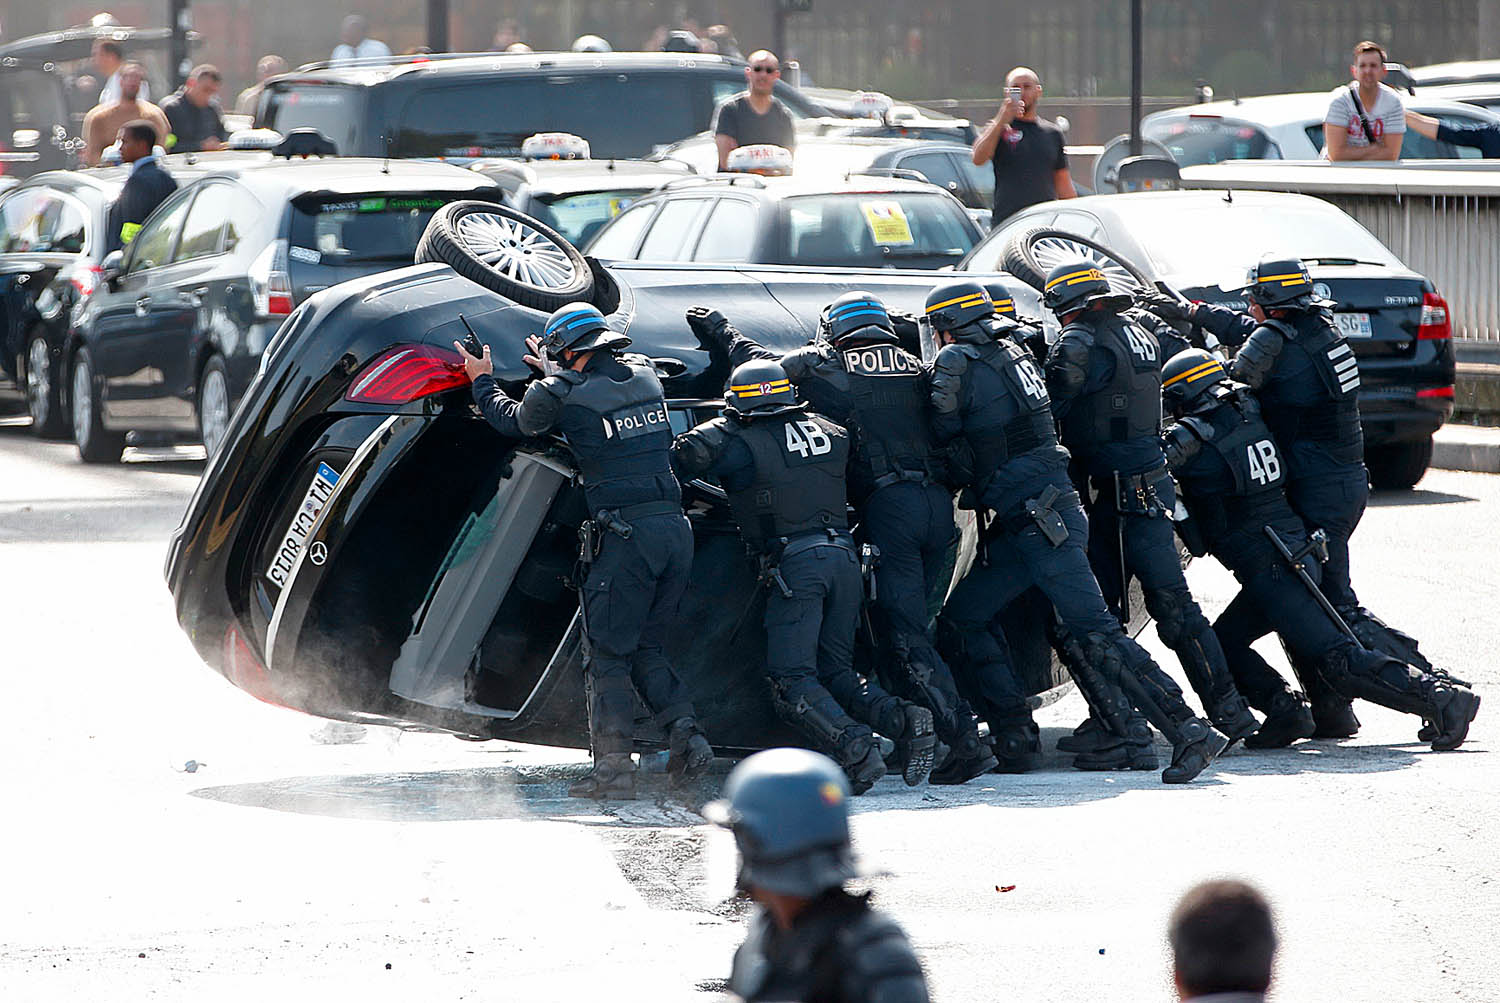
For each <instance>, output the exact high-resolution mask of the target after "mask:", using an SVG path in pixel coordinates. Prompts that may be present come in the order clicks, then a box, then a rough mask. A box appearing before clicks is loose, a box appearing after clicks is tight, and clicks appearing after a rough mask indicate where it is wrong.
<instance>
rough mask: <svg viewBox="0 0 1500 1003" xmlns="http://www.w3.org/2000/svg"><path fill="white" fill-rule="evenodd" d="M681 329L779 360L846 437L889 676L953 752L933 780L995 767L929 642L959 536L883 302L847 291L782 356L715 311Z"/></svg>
mask: <svg viewBox="0 0 1500 1003" xmlns="http://www.w3.org/2000/svg"><path fill="white" fill-rule="evenodd" d="M688 323H689V324H690V325H691V326H692V327H693V329H694V331H695V332H698V335H699V337H700V339H702V340H703V341H705V342H706V343H708V344H710V345H721V346H723V347H724V348H725V350H726V351H727V352H728V355H729V361H730V364H731V365H742V364H744V363H745V362H747V361H750V360H754V359H766V360H779V362H780V365H781V366H782V367H783V368H784V370H785V371H786V373H787V376H788V377H789V378H790V379H791V381H792V385H793V386H794V387H795V388H796V390H797V392H798V394H800V396H801V398H802V399H803V400H806V401H807V402H808V404H809V406H810V407H811V408H812V409H813V410H814V411H816V412H817V413H819V414H822V415H827V416H828V417H829V418H831V419H832V420H834V421H836V422H838V423H839V424H841V425H843V426H844V427H845V428H847V429H848V431H849V436H850V440H851V442H850V447H851V457H850V462H849V478H848V484H849V500H850V501H851V503H852V504H853V505H854V508H855V511H856V512H857V513H858V515H859V531H860V536H861V539H862V540H864V541H867V542H868V543H870V544H873V545H874V546H875V547H876V548H877V549H878V550H879V558H878V563H877V564H876V567H875V590H874V591H875V597H874V598H875V610H876V612H877V614H878V617H879V620H880V622H881V626H882V627H883V630H882V636H883V640H884V641H885V644H886V645H887V648H888V651H887V652H886V654H887V656H888V658H887V664H888V665H889V667H890V669H891V670H892V673H891V678H892V680H893V683H894V685H896V686H897V687H898V688H899V689H900V690H901V691H902V692H903V693H905V694H906V695H907V696H910V697H912V698H913V699H916V700H919V701H920V702H921V703H922V704H923V705H924V706H926V707H927V708H929V709H930V710H931V711H932V712H933V716H934V718H935V719H936V725H937V733H938V736H939V737H940V738H941V739H942V740H943V742H944V743H946V744H947V745H948V746H949V748H950V750H951V752H950V754H949V756H948V758H947V761H946V762H944V763H943V764H941V765H940V766H939V768H938V769H936V770H934V771H933V773H932V776H931V780H932V782H933V783H935V784H962V783H965V782H967V781H969V780H971V779H973V778H974V777H977V776H979V775H980V774H982V773H984V772H985V771H986V770H989V769H991V768H993V767H995V766H996V759H995V756H994V755H992V754H991V751H990V747H989V746H987V745H985V744H984V743H983V742H982V741H981V740H980V737H979V731H978V727H977V725H976V723H975V720H974V713H973V711H972V710H971V709H970V707H969V705H968V704H967V703H966V702H965V701H964V700H963V698H962V697H960V696H959V692H958V689H957V687H956V686H955V684H954V680H953V675H952V673H951V672H950V671H949V668H948V666H947V665H946V664H944V662H943V660H942V658H941V657H939V655H938V653H937V651H936V649H935V648H934V647H933V644H932V632H931V628H930V626H929V625H930V623H931V614H930V613H929V606H928V603H929V597H931V596H932V595H933V593H934V591H935V590H936V588H937V586H938V584H939V582H938V579H939V577H940V574H941V573H942V572H944V571H945V570H947V569H948V568H949V566H950V565H949V564H948V554H949V550H950V548H951V547H952V545H953V543H954V541H955V540H956V538H957V535H958V530H957V528H956V527H955V526H954V522H953V496H952V494H951V493H950V492H949V490H948V488H947V487H945V486H944V485H943V483H941V482H942V480H943V478H944V477H945V475H946V471H945V470H944V467H943V464H942V463H941V461H940V460H939V459H938V457H937V456H936V455H935V454H934V450H933V448H932V441H931V436H930V434H929V430H928V424H927V409H926V381H925V377H924V376H923V373H922V366H921V362H920V360H918V359H917V358H916V357H915V356H913V355H911V354H910V353H909V352H907V351H905V350H903V349H902V348H901V346H900V344H899V343H898V340H897V337H896V333H895V329H894V326H893V324H892V322H891V318H890V315H889V314H888V313H887V311H886V309H885V305H884V304H883V303H881V302H880V300H878V299H876V298H875V297H874V296H873V295H871V294H870V293H867V292H851V293H845V294H844V295H843V296H840V297H839V298H838V299H836V300H834V301H833V302H832V303H830V304H829V305H828V307H827V308H826V309H825V310H824V311H823V314H822V317H821V319H820V322H819V332H818V337H817V339H816V340H814V341H813V342H812V344H810V345H806V346H804V347H802V348H799V349H796V350H794V351H792V352H789V353H787V354H785V355H782V354H781V353H780V352H776V351H772V350H771V349H768V348H765V347H763V346H761V345H760V344H759V343H757V342H755V341H754V340H752V339H750V338H747V337H746V336H745V335H743V334H741V333H740V332H739V331H738V330H736V329H735V328H734V326H733V325H731V324H730V323H729V321H728V320H727V319H725V317H724V316H723V314H720V313H718V312H717V311H711V310H707V309H705V308H703V307H694V308H692V309H691V310H689V311H688ZM944 584H946V583H944ZM1025 720H1026V722H1029V721H1030V715H1029V714H1027V715H1026V719H1025ZM1011 724H1012V722H1009V721H1006V720H1002V719H997V718H995V717H991V719H990V728H991V731H992V735H993V736H995V738H994V741H995V748H996V751H997V752H998V753H999V754H1000V755H1001V757H1002V758H1004V757H1005V755H1006V752H1007V750H1011V751H1013V752H1014V753H1015V754H1016V755H1024V752H1023V751H1022V750H1020V749H1019V748H1012V747H1013V746H1015V740H1016V736H1014V735H1012V734H1010V731H1009V730H1008V729H1009V726H1010V725H1011Z"/></svg>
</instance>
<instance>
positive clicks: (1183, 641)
mask: <svg viewBox="0 0 1500 1003" xmlns="http://www.w3.org/2000/svg"><path fill="white" fill-rule="evenodd" d="M1162 362H1163V359H1162V357H1161V348H1160V345H1159V344H1158V342H1157V338H1156V335H1155V334H1154V333H1153V332H1151V331H1148V330H1146V329H1145V328H1144V327H1142V326H1141V325H1139V324H1137V323H1135V322H1133V321H1132V320H1130V319H1129V318H1127V317H1124V316H1121V315H1120V314H1119V313H1118V312H1117V310H1116V309H1115V308H1114V307H1113V306H1112V305H1111V304H1110V303H1108V302H1106V303H1103V304H1100V306H1099V307H1096V308H1094V309H1084V310H1083V312H1082V313H1080V314H1079V315H1078V316H1077V317H1075V318H1074V319H1073V320H1072V321H1071V322H1070V323H1068V324H1067V325H1066V326H1065V327H1064V328H1063V330H1062V333H1061V335H1060V336H1059V337H1058V340H1057V343H1056V344H1054V345H1053V346H1052V351H1051V353H1050V354H1049V356H1048V359H1047V367H1046V375H1047V386H1048V389H1049V390H1050V392H1051V396H1052V409H1053V412H1054V413H1055V414H1056V415H1057V417H1058V418H1059V420H1060V424H1061V428H1062V443H1063V445H1064V446H1065V447H1066V448H1067V449H1068V451H1069V452H1071V453H1072V454H1073V456H1074V457H1075V458H1076V459H1077V460H1078V462H1079V464H1080V466H1081V467H1082V470H1083V471H1084V473H1086V474H1087V476H1088V477H1089V479H1090V480H1091V481H1092V484H1093V488H1094V492H1095V497H1094V500H1093V503H1092V505H1091V506H1090V507H1089V510H1088V518H1089V547H1088V551H1089V563H1090V564H1091V565H1092V566H1093V570H1094V575H1095V577H1096V578H1097V579H1098V581H1099V588H1100V590H1101V591H1102V592H1103V594H1104V596H1105V598H1106V600H1107V601H1108V602H1109V604H1110V606H1111V607H1112V608H1113V609H1114V610H1115V611H1116V612H1117V613H1118V612H1120V611H1122V609H1123V602H1124V598H1125V592H1126V588H1127V581H1126V578H1125V573H1126V572H1128V573H1129V574H1131V575H1134V576H1135V577H1136V578H1137V579H1139V580H1140V583H1141V588H1142V590H1143V592H1144V594H1145V600H1146V609H1147V611H1148V612H1149V613H1150V614H1151V616H1152V618H1153V619H1154V620H1155V621H1156V632H1157V635H1158V636H1159V637H1160V638H1161V640H1162V643H1163V644H1165V645H1166V646H1167V647H1168V648H1170V649H1172V651H1173V652H1174V653H1175V654H1176V655H1177V657H1178V660H1179V661H1180V662H1181V663H1182V667H1183V671H1184V672H1186V674H1187V677H1188V681H1189V682H1190V683H1191V684H1192V686H1193V689H1194V690H1195V691H1197V693H1198V696H1199V698H1200V699H1201V700H1202V702H1203V706H1204V709H1205V710H1206V711H1207V712H1208V716H1209V718H1210V720H1212V721H1213V723H1214V725H1215V726H1216V727H1218V728H1219V729H1220V730H1221V731H1223V732H1224V733H1225V734H1226V735H1228V736H1229V738H1230V740H1231V741H1233V740H1237V739H1241V738H1244V737H1246V736H1247V735H1249V734H1251V733H1252V732H1253V731H1254V730H1255V728H1256V725H1257V722H1256V720H1255V717H1254V715H1252V714H1251V713H1250V712H1249V709H1248V707H1246V705H1245V700H1244V698H1243V697H1242V696H1241V695H1240V694H1239V692H1238V691H1237V690H1236V689H1235V685H1234V679H1233V677H1232V676H1231V675H1230V673H1229V669H1228V666H1227V665H1226V664H1225V662H1224V652H1223V649H1222V648H1221V647H1220V644H1219V639H1218V638H1217V637H1216V636H1215V635H1214V631H1213V628H1212V627H1211V626H1210V625H1209V622H1208V618H1207V617H1205V616H1204V615H1203V611H1202V609H1200V608H1199V606H1198V604H1197V602H1195V601H1194V599H1193V595H1192V592H1191V591H1190V590H1189V589H1188V584H1187V578H1186V577H1185V576H1184V575H1183V571H1182V563H1181V558H1180V556H1179V553H1178V549H1177V541H1176V539H1175V538H1174V534H1173V531H1172V521H1171V516H1172V512H1173V509H1174V508H1175V507H1176V494H1175V490H1174V488H1173V486H1172V478H1171V475H1170V474H1168V473H1167V467H1166V461H1165V459H1164V457H1163V456H1162V451H1161V442H1160V438H1159V437H1160V434H1161V364H1162Z"/></svg>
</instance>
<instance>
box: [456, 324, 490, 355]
mask: <svg viewBox="0 0 1500 1003" xmlns="http://www.w3.org/2000/svg"><path fill="white" fill-rule="evenodd" d="M458 319H459V320H460V321H461V322H463V325H464V330H465V331H468V332H469V333H468V334H466V335H464V340H463V341H461V342H459V344H461V345H463V346H464V351H465V352H468V353H469V354H470V355H472V356H474V358H476V359H482V358H484V345H483V344H481V343H480V341H479V335H477V334H475V333H474V328H473V326H472V325H471V324H470V323H469V319H468V318H467V317H465V316H464V315H463V314H459V315H458Z"/></svg>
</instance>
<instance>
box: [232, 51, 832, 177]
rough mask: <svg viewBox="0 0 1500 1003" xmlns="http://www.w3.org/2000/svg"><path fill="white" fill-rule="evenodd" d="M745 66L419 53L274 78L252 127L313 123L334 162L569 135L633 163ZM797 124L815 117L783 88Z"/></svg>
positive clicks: (674, 57) (671, 136)
mask: <svg viewBox="0 0 1500 1003" xmlns="http://www.w3.org/2000/svg"><path fill="white" fill-rule="evenodd" d="M744 65H745V64H744V63H742V62H739V61H736V60H729V59H725V58H723V57H722V56H688V55H683V54H681V53H672V52H613V53H592V52H579V53H574V52H548V53H524V54H523V53H488V54H482V55H456V56H418V57H406V58H397V59H393V60H389V61H386V60H378V61H376V60H364V61H359V62H358V63H357V64H355V65H347V66H340V67H330V66H328V65H327V64H326V63H313V64H310V65H309V66H306V67H303V68H301V69H299V70H297V71H296V72H294V73H289V74H286V75H284V76H280V77H275V78H273V79H272V80H271V81H269V82H268V83H267V84H266V88H265V90H264V91H263V92H262V94H261V99H260V105H259V106H258V109H257V113H256V116H255V124H256V125H257V126H261V127H264V128H269V129H275V130H276V131H278V132H281V133H288V132H290V131H291V130H292V129H297V128H312V129H316V130H318V131H319V132H321V133H322V134H323V135H324V136H327V137H328V138H329V139H330V140H332V141H333V143H334V145H335V146H336V147H337V148H338V152H339V153H340V154H341V155H344V156H364V157H385V156H389V157H441V158H445V159H473V158H477V157H514V156H518V155H519V154H520V152H521V143H522V141H524V140H525V139H526V137H528V136H531V135H533V134H535V133H539V132H571V133H573V134H575V135H579V136H582V137H583V138H584V139H586V140H588V141H589V145H590V146H591V147H592V148H593V155H594V156H595V157H598V158H608V157H621V158H629V157H644V156H646V155H647V154H649V153H651V152H652V150H653V149H655V148H656V147H658V146H661V145H664V144H666V143H674V142H676V141H677V140H679V139H683V138H684V137H687V136H691V135H693V134H694V133H696V132H702V131H703V130H704V129H707V128H708V126H709V123H710V121H711V120H712V118H713V113H714V106H715V105H716V104H717V103H718V102H719V101H722V100H723V99H724V98H726V97H729V96H731V95H733V94H736V93H738V92H740V91H742V90H744V89H745V73H744ZM776 96H777V97H778V98H780V99H781V100H782V102H783V103H784V104H786V106H787V108H788V109H789V110H790V111H791V113H792V114H793V115H794V116H796V117H799V118H805V117H811V116H816V115H822V114H824V111H823V109H822V108H820V107H819V106H817V105H815V104H814V103H813V102H811V101H809V100H807V99H806V98H805V97H803V96H802V95H801V94H800V93H798V92H797V90H796V89H795V88H793V87H791V86H790V85H788V84H783V83H778V84H777V85H776Z"/></svg>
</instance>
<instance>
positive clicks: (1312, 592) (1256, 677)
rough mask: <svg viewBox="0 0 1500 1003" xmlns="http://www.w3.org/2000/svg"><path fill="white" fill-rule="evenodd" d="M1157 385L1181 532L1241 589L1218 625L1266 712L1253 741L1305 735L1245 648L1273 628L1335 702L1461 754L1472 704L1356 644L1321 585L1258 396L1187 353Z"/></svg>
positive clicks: (1280, 687)
mask: <svg viewBox="0 0 1500 1003" xmlns="http://www.w3.org/2000/svg"><path fill="white" fill-rule="evenodd" d="M1162 386H1163V390H1164V394H1165V400H1166V404H1167V407H1168V408H1169V409H1170V410H1171V412H1172V414H1173V415H1175V416H1176V418H1177V421H1176V423H1175V424H1173V425H1171V426H1170V427H1169V428H1168V429H1167V431H1166V433H1165V435H1164V437H1163V441H1164V443H1165V447H1166V449H1165V451H1166V456H1167V460H1168V462H1169V464H1170V465H1171V468H1172V470H1173V472H1174V473H1175V474H1176V476H1177V479H1178V482H1179V483H1180V484H1181V485H1182V491H1183V496H1184V502H1185V504H1186V506H1187V509H1188V512H1189V513H1190V514H1191V517H1192V519H1191V522H1192V525H1193V526H1194V527H1195V529H1196V531H1189V532H1187V533H1185V534H1184V535H1185V537H1186V539H1187V540H1188V541H1189V544H1190V546H1191V547H1192V549H1193V550H1194V552H1195V553H1197V554H1199V555H1200V556H1201V555H1202V554H1204V553H1212V554H1213V555H1214V556H1215V557H1217V558H1218V559H1219V561H1220V562H1221V563H1223V564H1224V566H1225V567H1227V568H1228V569H1229V570H1230V571H1231V572H1233V574H1234V576H1235V578H1236V579H1237V580H1238V581H1239V583H1240V586H1241V591H1240V594H1239V595H1238V596H1236V597H1235V599H1234V600H1233V601H1231V602H1230V604H1229V606H1228V608H1227V609H1225V611H1224V613H1223V614H1222V615H1221V616H1220V617H1219V619H1218V620H1217V621H1215V623H1214V628H1215V630H1216V631H1217V632H1218V635H1219V638H1220V640H1222V641H1223V644H1224V649H1225V653H1226V654H1227V655H1228V656H1229V658H1230V664H1231V666H1232V667H1233V668H1234V670H1235V677H1236V679H1238V680H1243V681H1244V683H1245V685H1246V686H1247V687H1250V688H1249V689H1247V692H1248V693H1249V694H1250V696H1251V699H1253V700H1255V701H1256V702H1257V704H1258V705H1263V706H1267V707H1270V708H1272V710H1273V713H1272V714H1271V715H1270V716H1269V717H1268V718H1267V719H1266V722H1265V724H1264V725H1263V726H1262V728H1261V732H1260V733H1259V734H1258V736H1257V737H1258V741H1257V743H1256V744H1259V745H1263V746H1279V745H1287V744H1289V743H1290V742H1293V741H1295V740H1296V739H1298V738H1304V737H1307V736H1309V735H1310V734H1311V733H1312V730H1313V722H1312V715H1311V713H1310V712H1309V710H1308V709H1307V707H1306V706H1305V705H1304V704H1303V703H1302V702H1301V700H1300V699H1298V698H1296V697H1295V696H1294V695H1293V694H1292V692H1291V691H1290V690H1289V689H1288V688H1287V687H1286V684H1285V682H1283V681H1282V679H1281V677H1280V676H1279V675H1277V674H1276V673H1275V671H1273V670H1272V669H1271V668H1270V666H1268V665H1266V663H1265V660H1264V659H1262V658H1261V657H1260V655H1258V654H1257V653H1256V652H1255V651H1254V650H1252V649H1251V647H1250V645H1251V643H1252V642H1254V641H1255V640H1257V639H1259V638H1260V637H1263V636H1264V635H1265V634H1267V633H1268V632H1270V631H1271V630H1275V631H1276V632H1277V633H1278V634H1279V635H1280V636H1281V639H1282V642H1283V643H1284V644H1286V646H1287V647H1288V649H1289V650H1290V651H1291V652H1293V654H1294V657H1296V658H1297V659H1298V660H1299V661H1300V662H1302V663H1304V664H1310V665H1312V666H1314V667H1315V668H1316V669H1317V671H1318V672H1319V673H1320V674H1321V675H1322V677H1323V678H1325V679H1326V680H1327V681H1328V683H1329V684H1330V685H1331V686H1332V687H1333V690H1334V692H1335V693H1336V694H1338V695H1339V696H1340V697H1343V698H1345V699H1347V698H1350V697H1360V698H1362V699H1365V700H1369V701H1372V702H1374V703H1378V704H1380V705H1382V706H1385V707H1391V708H1393V709H1395V710H1400V711H1405V712H1407V713H1409V714H1417V715H1420V716H1421V717H1422V718H1423V719H1424V721H1425V722H1427V730H1426V734H1424V740H1426V741H1429V742H1431V743H1432V748H1433V749H1435V750H1446V749H1456V748H1458V746H1459V745H1460V744H1462V742H1463V740H1464V737H1465V736H1466V735H1467V734H1468V730H1469V722H1471V721H1472V720H1473V719H1474V717H1475V715H1476V714H1477V713H1478V711H1479V697H1478V696H1477V695H1475V694H1474V693H1473V692H1472V691H1470V690H1469V689H1468V688H1467V687H1464V686H1461V685H1459V684H1457V683H1455V682H1453V681H1452V680H1450V679H1447V678H1445V677H1442V676H1439V675H1434V674H1433V673H1430V672H1425V671H1423V670H1421V669H1417V668H1413V667H1411V666H1409V665H1406V664H1404V663H1403V662H1400V661H1398V660H1396V659H1395V658H1392V657H1390V656H1389V655H1386V654H1383V653H1381V652H1378V651H1369V650H1366V649H1365V648H1363V647H1362V646H1361V645H1360V643H1359V642H1358V640H1357V639H1356V638H1355V636H1354V634H1353V632H1352V631H1351V630H1350V629H1349V628H1348V626H1347V625H1346V624H1345V623H1344V621H1343V620H1342V618H1341V616H1340V615H1339V613H1338V611H1337V610H1336V609H1335V608H1334V606H1333V604H1332V603H1331V602H1330V601H1329V598H1327V597H1325V595H1324V593H1323V592H1322V591H1321V590H1320V588H1319V580H1320V579H1321V578H1322V574H1323V566H1322V565H1321V564H1320V563H1319V562H1318V561H1317V560H1314V559H1313V558H1314V556H1315V555H1316V556H1322V555H1321V554H1319V548H1320V545H1321V544H1322V542H1323V535H1322V531H1321V530H1319V531H1317V532H1315V533H1313V534H1309V533H1308V530H1307V527H1306V525H1305V524H1304V522H1303V521H1302V519H1300V518H1298V516H1297V513H1296V512H1294V511H1293V510H1292V506H1291V505H1289V504H1288V502H1287V498H1286V491H1285V485H1286V484H1287V482H1288V481H1289V479H1290V476H1291V475H1290V467H1291V464H1290V463H1289V462H1287V457H1286V454H1285V453H1284V452H1283V451H1282V450H1281V448H1280V445H1279V440H1278V439H1277V438H1276V436H1275V433H1274V431H1273V429H1272V428H1271V426H1270V424H1269V423H1268V422H1267V421H1266V420H1264V419H1263V417H1262V415H1263V414H1264V411H1263V409H1262V408H1261V406H1260V405H1259V404H1258V403H1257V401H1256V400H1255V398H1254V397H1253V396H1251V394H1250V392H1249V391H1248V390H1247V389H1246V388H1244V387H1239V386H1236V385H1234V384H1232V383H1231V382H1230V380H1229V377H1228V375H1227V374H1226V373H1225V371H1224V366H1223V364H1222V363H1220V361H1219V360H1218V359H1217V358H1215V357H1214V356H1212V355H1210V354H1208V353H1207V352H1204V351H1201V350H1195V349H1190V350H1188V351H1186V352H1182V353H1180V354H1178V355H1176V356H1174V357H1173V358H1172V359H1171V360H1170V361H1169V362H1168V363H1167V365H1166V366H1165V368H1164V369H1163V370H1162ZM1293 579H1295V581H1293ZM1247 744H1249V743H1247Z"/></svg>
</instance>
